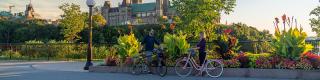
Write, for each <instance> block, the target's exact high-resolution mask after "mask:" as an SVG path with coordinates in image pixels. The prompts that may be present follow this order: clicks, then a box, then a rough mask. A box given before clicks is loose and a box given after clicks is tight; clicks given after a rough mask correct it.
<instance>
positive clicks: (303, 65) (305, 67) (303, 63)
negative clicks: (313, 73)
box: [296, 58, 313, 70]
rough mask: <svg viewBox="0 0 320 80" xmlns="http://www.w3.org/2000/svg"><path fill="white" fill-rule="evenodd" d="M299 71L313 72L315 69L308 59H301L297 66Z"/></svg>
mask: <svg viewBox="0 0 320 80" xmlns="http://www.w3.org/2000/svg"><path fill="white" fill-rule="evenodd" d="M296 66H297V68H298V69H303V70H311V69H312V68H313V66H312V64H311V62H310V61H309V60H308V59H304V58H301V59H300V61H299V62H298V63H297V64H296Z"/></svg>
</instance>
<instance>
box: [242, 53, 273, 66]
mask: <svg viewBox="0 0 320 80" xmlns="http://www.w3.org/2000/svg"><path fill="white" fill-rule="evenodd" d="M245 56H247V57H248V58H249V60H250V62H249V65H250V67H252V68H254V67H256V61H257V59H258V58H259V57H265V58H268V57H270V54H269V53H260V54H253V53H249V52H247V53H246V54H245Z"/></svg>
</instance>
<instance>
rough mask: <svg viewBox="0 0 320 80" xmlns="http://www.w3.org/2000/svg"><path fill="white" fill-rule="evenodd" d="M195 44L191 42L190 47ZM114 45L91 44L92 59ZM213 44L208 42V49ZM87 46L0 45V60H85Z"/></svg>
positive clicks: (244, 45) (247, 45)
mask: <svg viewBox="0 0 320 80" xmlns="http://www.w3.org/2000/svg"><path fill="white" fill-rule="evenodd" d="M269 42H270V41H239V46H241V47H240V49H239V51H245V52H252V53H271V52H273V51H272V50H273V49H272V47H271V45H270V44H269ZM306 42H307V43H309V44H312V45H313V46H314V49H313V50H312V52H314V53H318V52H319V48H320V45H319V42H320V40H307V41H306ZM196 43H197V42H191V43H190V44H191V45H192V46H194V45H196ZM112 45H115V43H103V44H93V47H94V48H93V53H94V54H93V58H94V59H103V58H104V57H105V53H106V52H105V51H107V50H108V48H109V47H110V46H112ZM212 45H214V43H212V42H208V43H207V46H208V48H211V47H212ZM86 52H87V44H82V43H81V44H79V43H77V44H76V43H56V44H24V43H23V44H21V43H10V44H6V43H0V59H2V60H3V59H5V60H73V59H85V58H86Z"/></svg>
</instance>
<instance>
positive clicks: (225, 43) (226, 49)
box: [214, 33, 240, 59]
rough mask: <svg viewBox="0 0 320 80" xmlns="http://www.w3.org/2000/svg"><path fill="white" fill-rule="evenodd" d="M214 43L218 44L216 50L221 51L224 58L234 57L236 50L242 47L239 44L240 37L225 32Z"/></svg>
mask: <svg viewBox="0 0 320 80" xmlns="http://www.w3.org/2000/svg"><path fill="white" fill-rule="evenodd" d="M214 43H215V46H216V48H215V51H216V52H217V53H219V54H220V56H221V57H222V58H223V59H231V58H232V57H234V51H237V50H238V49H239V48H240V46H238V39H237V38H235V37H232V36H231V35H229V34H225V33H224V34H220V35H219V36H218V39H217V40H215V41H214Z"/></svg>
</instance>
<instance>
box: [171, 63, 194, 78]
mask: <svg viewBox="0 0 320 80" xmlns="http://www.w3.org/2000/svg"><path fill="white" fill-rule="evenodd" d="M192 69H193V67H192V65H191V64H190V62H189V61H188V60H187V59H182V60H179V61H177V62H176V65H175V67H174V70H175V71H176V74H177V75H179V76H180V77H187V76H189V75H190V74H191V72H192Z"/></svg>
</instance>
